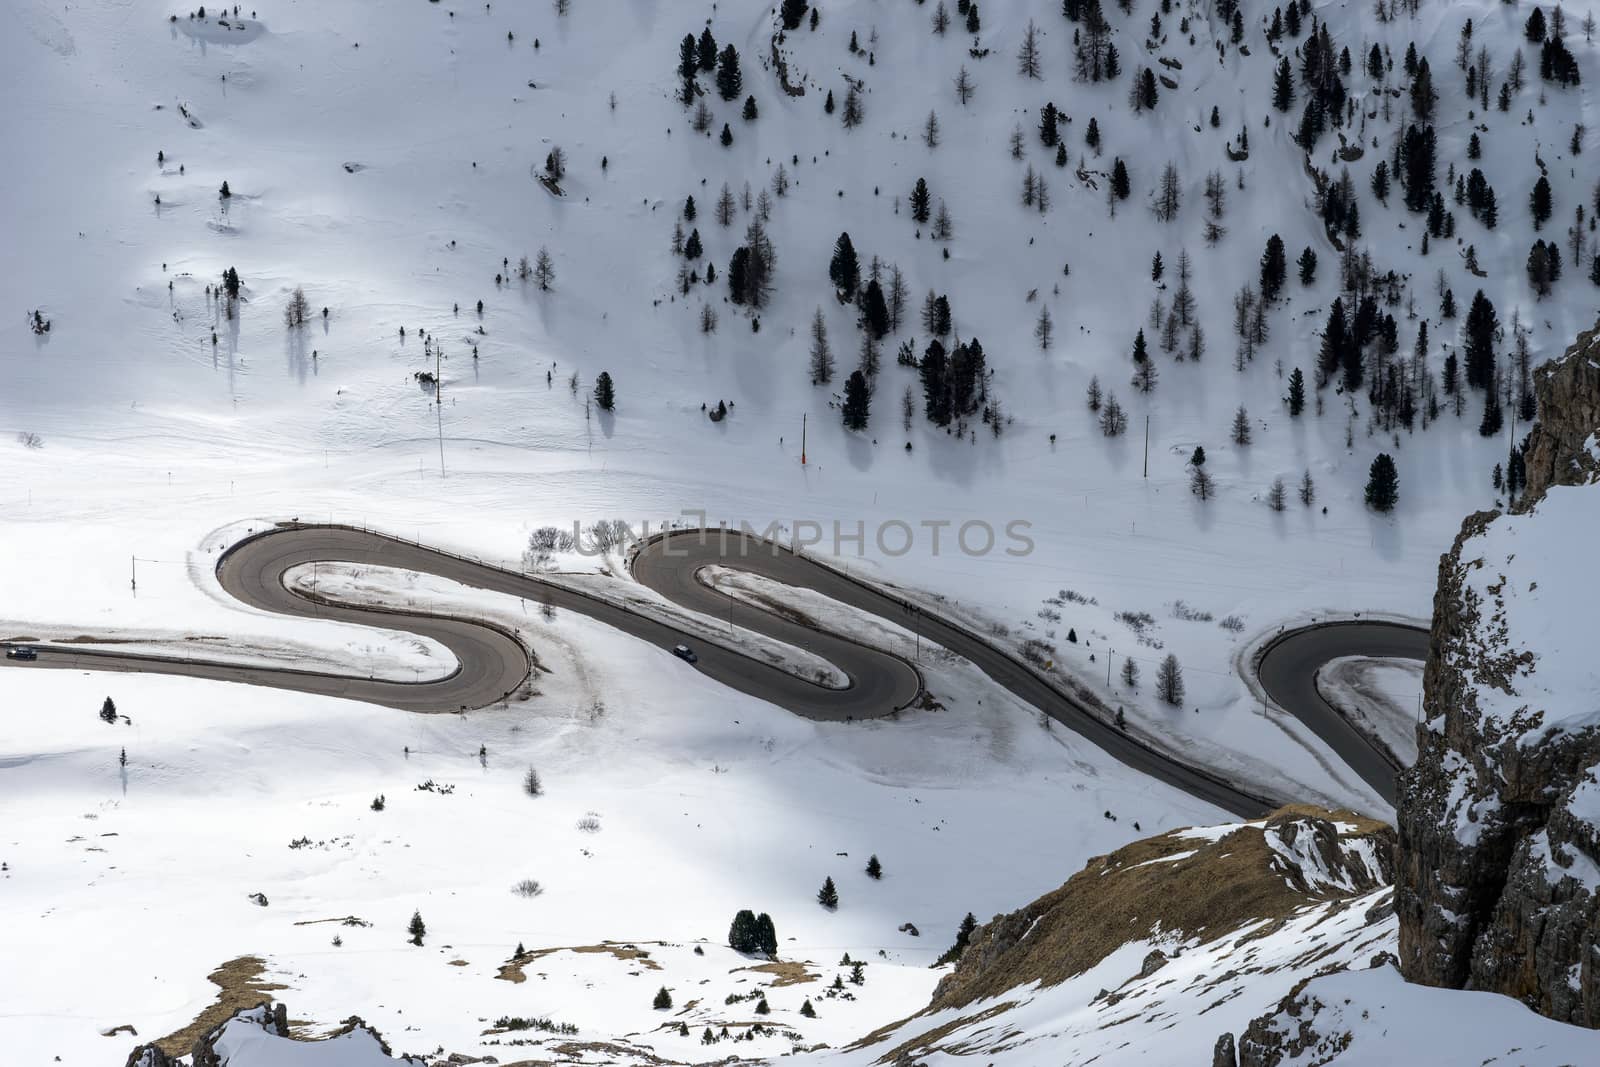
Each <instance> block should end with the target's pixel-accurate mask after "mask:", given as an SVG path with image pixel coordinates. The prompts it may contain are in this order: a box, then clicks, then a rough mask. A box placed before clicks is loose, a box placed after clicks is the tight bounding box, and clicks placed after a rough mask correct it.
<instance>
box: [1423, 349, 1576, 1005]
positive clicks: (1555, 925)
mask: <svg viewBox="0 0 1600 1067" xmlns="http://www.w3.org/2000/svg"><path fill="white" fill-rule="evenodd" d="M1597 364H1600V330H1596V331H1591V332H1589V333H1585V334H1582V335H1580V337H1579V338H1578V341H1577V342H1576V343H1575V344H1574V345H1573V346H1572V348H1570V349H1569V350H1568V352H1567V354H1566V355H1565V356H1564V357H1563V358H1562V359H1560V360H1557V361H1554V362H1552V363H1550V364H1547V365H1545V366H1543V367H1541V368H1540V369H1539V370H1538V371H1537V372H1536V375H1535V383H1536V388H1537V391H1538V399H1539V412H1540V422H1539V424H1538V425H1537V426H1536V427H1535V428H1534V429H1533V431H1532V432H1531V433H1530V435H1529V443H1528V448H1527V452H1526V457H1527V469H1528V492H1527V493H1526V495H1525V496H1524V498H1523V500H1522V501H1520V502H1519V503H1518V505H1517V507H1516V508H1515V511H1516V512H1517V513H1518V514H1520V515H1526V514H1528V513H1530V512H1531V513H1532V515H1533V516H1534V517H1532V518H1528V519H1523V520H1520V521H1525V522H1526V521H1531V522H1537V521H1539V520H1538V518H1537V515H1538V505H1539V503H1540V501H1541V499H1542V498H1543V497H1544V494H1545V491H1546V490H1547V489H1548V488H1549V487H1551V486H1573V485H1590V484H1592V483H1593V482H1595V481H1596V480H1597V479H1600V453H1596V452H1592V451H1591V450H1590V448H1589V447H1588V446H1587V442H1588V441H1589V440H1590V439H1591V437H1592V435H1594V434H1595V433H1596V432H1597V431H1600V365H1597ZM1589 491H1591V492H1600V488H1595V489H1592V490H1589ZM1497 521H1505V520H1503V519H1502V517H1501V515H1500V513H1499V512H1480V513H1478V514H1476V515H1473V516H1471V517H1469V518H1468V519H1467V520H1466V522H1465V523H1464V524H1463V526H1462V529H1461V533H1460V535H1459V536H1458V537H1457V538H1456V541H1455V544H1454V545H1453V546H1452V547H1451V550H1450V551H1449V552H1448V553H1447V554H1446V555H1445V556H1444V557H1443V559H1442V560H1441V561H1440V564H1439V584H1438V590H1437V592H1436V594H1435V597H1434V618H1433V629H1432V638H1431V643H1430V649H1429V657H1428V663H1427V667H1426V670H1425V673H1424V676H1423V687H1424V705H1425V721H1424V723H1423V724H1422V725H1421V726H1419V727H1418V731H1417V736H1418V757H1417V761H1416V764H1415V765H1414V766H1413V767H1412V768H1411V769H1410V770H1409V771H1407V772H1406V773H1405V774H1404V775H1403V776H1402V777H1401V782H1400V795H1399V798H1398V802H1397V805H1396V807H1397V814H1398V829H1399V853H1398V859H1399V862H1398V870H1397V872H1396V893H1395V908H1396V912H1397V914H1398V916H1399V920H1400V967H1401V972H1402V973H1403V974H1404V975H1405V977H1406V978H1407V979H1408V980H1410V981H1413V982H1420V983H1423V984H1426V985H1434V986H1445V987H1453V988H1475V989H1483V990H1489V991H1493V992H1498V993H1503V994H1506V995H1508V996H1513V997H1516V998H1517V999H1518V1000H1521V1001H1522V1002H1523V1003H1525V1004H1527V1005H1528V1006H1529V1007H1530V1008H1532V1009H1533V1010H1535V1011H1537V1012H1539V1013H1540V1014H1543V1015H1547V1016H1549V1017H1551V1018H1554V1019H1559V1020H1562V1021H1564V1022H1570V1023H1576V1024H1579V1025H1582V1026H1589V1027H1600V960H1597V959H1596V942H1597V941H1600V897H1597V893H1600V828H1597V827H1596V825H1595V823H1594V821H1593V819H1594V813H1595V812H1596V811H1600V807H1597V806H1596V805H1595V804H1594V803H1593V795H1592V794H1590V795H1589V796H1588V797H1585V794H1586V792H1587V790H1588V789H1592V788H1593V787H1594V785H1595V782H1596V778H1597V774H1600V727H1595V726H1581V728H1574V727H1572V726H1571V713H1572V712H1573V711H1574V710H1582V709H1581V708H1579V709H1574V708H1573V707H1570V706H1566V707H1563V706H1554V707H1552V706H1548V705H1546V706H1540V705H1539V703H1538V700H1539V699H1542V700H1546V701H1555V702H1559V701H1563V700H1571V701H1582V700H1586V699H1592V697H1590V696H1588V695H1587V694H1583V693H1570V694H1564V693H1548V694H1542V695H1541V696H1540V697H1539V698H1537V699H1534V698H1529V702H1528V703H1527V704H1524V705H1521V706H1520V707H1517V709H1516V710H1515V711H1514V713H1512V714H1510V715H1507V714H1506V713H1505V710H1504V708H1505V705H1507V704H1508V703H1509V704H1515V703H1516V701H1517V700H1520V699H1523V698H1522V697H1521V696H1520V695H1519V686H1520V687H1522V688H1524V689H1527V688H1533V687H1529V686H1526V685H1525V683H1524V679H1525V678H1526V677H1527V675H1528V673H1529V672H1530V671H1531V670H1534V669H1536V667H1537V662H1538V659H1539V655H1540V654H1541V652H1542V650H1539V649H1526V648H1519V647H1516V643H1515V638H1514V635H1512V634H1509V633H1507V627H1506V623H1505V610H1506V604H1507V601H1506V599H1505V598H1504V597H1502V595H1501V590H1506V596H1510V595H1512V592H1513V591H1514V587H1515V588H1525V587H1527V585H1528V582H1527V581H1521V582H1520V583H1519V581H1518V575H1517V574H1516V562H1515V557H1514V556H1513V557H1510V558H1508V559H1506V560H1495V561H1492V562H1493V563H1494V565H1495V566H1496V567H1498V568H1500V570H1501V571H1503V572H1504V573H1500V574H1495V575H1490V577H1491V578H1492V579H1493V581H1491V582H1489V583H1488V584H1487V585H1485V584H1484V583H1483V582H1482V581H1481V580H1480V581H1479V582H1478V583H1476V586H1477V587H1476V588H1475V587H1474V586H1473V584H1470V583H1469V581H1468V579H1469V578H1471V577H1473V576H1474V575H1475V574H1476V570H1477V568H1479V567H1481V566H1482V565H1483V564H1484V562H1487V561H1484V560H1483V559H1482V557H1480V556H1479V555H1477V554H1475V552H1474V546H1475V539H1477V538H1480V537H1482V536H1483V535H1484V534H1485V533H1486V531H1489V530H1490V529H1491V528H1492V526H1493V524H1494V523H1496V522H1497ZM1582 543H1583V539H1582V538H1581V537H1575V538H1574V546H1575V551H1574V558H1573V559H1572V560H1571V561H1570V563H1571V574H1572V576H1573V579H1574V580H1582V579H1583V576H1584V575H1585V574H1586V573H1588V572H1589V571H1590V570H1591V568H1592V560H1590V559H1589V558H1588V556H1587V555H1586V554H1585V550H1580V549H1579V547H1578V546H1580V545H1582ZM1541 562H1542V563H1543V564H1544V566H1546V567H1548V566H1549V564H1550V561H1549V560H1543V561H1541ZM1495 582H1498V584H1495ZM1484 589H1486V590H1487V592H1482V591H1481V590H1484ZM1569 654H1570V653H1569ZM1506 698H1512V699H1511V700H1509V701H1508V700H1507V699H1506ZM1490 700H1493V701H1497V702H1498V703H1499V704H1500V705H1501V710H1500V712H1499V713H1498V714H1495V715H1488V714H1485V713H1484V709H1483V707H1482V706H1481V705H1483V704H1486V703H1487V702H1488V701H1490ZM1552 716H1559V717H1566V718H1567V719H1568V723H1569V725H1568V727H1567V728H1563V729H1560V730H1556V729H1550V728H1548V727H1546V726H1545V725H1544V723H1545V721H1546V719H1547V718H1548V717H1552Z"/></svg>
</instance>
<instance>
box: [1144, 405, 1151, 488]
mask: <svg viewBox="0 0 1600 1067" xmlns="http://www.w3.org/2000/svg"><path fill="white" fill-rule="evenodd" d="M1144 476H1145V477H1146V478H1148V477H1150V416H1149V415H1146V416H1145V417H1144Z"/></svg>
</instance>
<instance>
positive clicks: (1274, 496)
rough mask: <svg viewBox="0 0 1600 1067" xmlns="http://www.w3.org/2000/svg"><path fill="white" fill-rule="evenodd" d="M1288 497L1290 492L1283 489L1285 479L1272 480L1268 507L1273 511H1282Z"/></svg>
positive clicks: (1268, 491)
mask: <svg viewBox="0 0 1600 1067" xmlns="http://www.w3.org/2000/svg"><path fill="white" fill-rule="evenodd" d="M1287 496H1288V491H1287V490H1286V489H1284V487H1283V479H1282V478H1274V479H1273V480H1272V488H1270V489H1268V490H1267V507H1269V508H1271V509H1272V510H1273V511H1282V510H1283V508H1284V501H1285V500H1286V499H1287Z"/></svg>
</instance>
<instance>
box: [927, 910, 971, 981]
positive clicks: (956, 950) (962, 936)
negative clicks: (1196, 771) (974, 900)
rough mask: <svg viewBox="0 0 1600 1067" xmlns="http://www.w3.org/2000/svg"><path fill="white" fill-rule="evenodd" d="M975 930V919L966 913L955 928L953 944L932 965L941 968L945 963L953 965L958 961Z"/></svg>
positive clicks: (969, 913)
mask: <svg viewBox="0 0 1600 1067" xmlns="http://www.w3.org/2000/svg"><path fill="white" fill-rule="evenodd" d="M977 928H978V920H977V918H976V917H975V916H973V914H972V912H970V911H969V912H967V914H966V917H965V918H963V919H962V920H961V925H959V926H958V927H956V939H955V943H954V944H952V945H951V946H950V947H949V948H947V949H945V950H944V953H943V954H942V955H941V956H940V957H939V958H938V959H937V960H935V961H934V964H933V965H934V966H935V967H942V966H944V965H945V964H947V963H954V962H956V961H957V960H959V959H960V958H961V954H962V953H963V952H965V951H967V945H968V944H969V943H971V941H972V934H973V931H975V930H977Z"/></svg>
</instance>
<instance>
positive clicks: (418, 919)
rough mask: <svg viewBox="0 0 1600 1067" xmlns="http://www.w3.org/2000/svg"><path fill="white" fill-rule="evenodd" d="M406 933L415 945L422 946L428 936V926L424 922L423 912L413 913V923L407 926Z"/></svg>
mask: <svg viewBox="0 0 1600 1067" xmlns="http://www.w3.org/2000/svg"><path fill="white" fill-rule="evenodd" d="M406 933H408V934H410V935H411V943H412V944H413V945H420V944H422V939H423V938H424V937H427V936H428V926H427V924H426V923H424V922H423V921H422V912H420V911H413V912H412V913H411V922H410V923H408V924H407V925H406Z"/></svg>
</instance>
